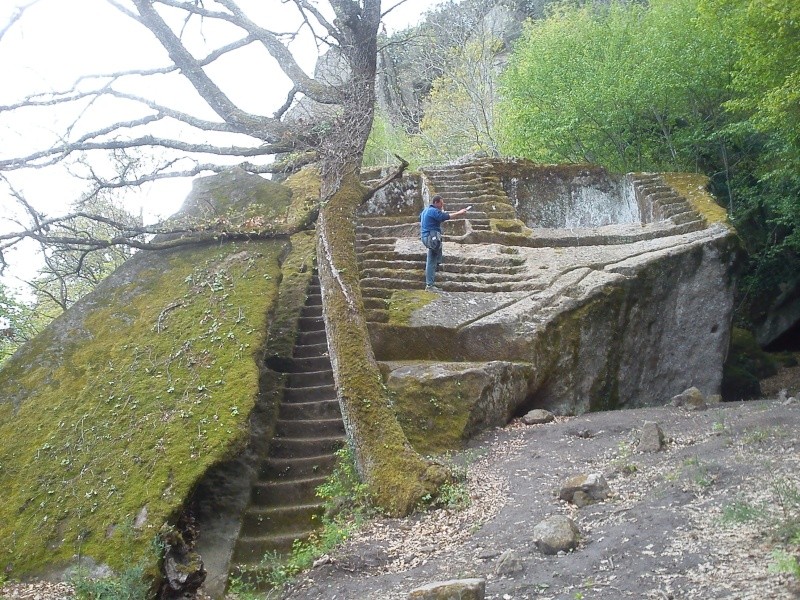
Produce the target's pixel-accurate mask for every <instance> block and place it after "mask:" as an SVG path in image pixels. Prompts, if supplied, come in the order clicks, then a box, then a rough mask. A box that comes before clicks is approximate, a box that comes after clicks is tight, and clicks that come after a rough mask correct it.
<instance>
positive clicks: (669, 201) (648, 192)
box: [631, 173, 706, 233]
mask: <svg viewBox="0 0 800 600" xmlns="http://www.w3.org/2000/svg"><path fill="white" fill-rule="evenodd" d="M631 184H632V186H633V189H634V192H635V194H636V201H637V202H638V203H639V212H640V214H641V215H642V221H643V222H645V223H652V222H656V221H667V222H670V223H672V224H673V225H674V226H675V227H677V228H679V229H680V231H679V232H675V233H685V232H687V231H698V230H700V229H703V228H704V227H705V225H706V224H705V221H704V220H703V217H702V215H700V213H699V212H697V210H695V209H694V207H693V206H692V204H691V203H690V202H689V200H687V199H686V198H684V197H683V196H681V195H680V194H678V192H676V191H675V190H674V189H673V188H672V187H670V186H668V185H667V184H666V183H664V179H663V178H662V177H661V175H658V174H655V173H637V174H635V175H632V176H631Z"/></svg>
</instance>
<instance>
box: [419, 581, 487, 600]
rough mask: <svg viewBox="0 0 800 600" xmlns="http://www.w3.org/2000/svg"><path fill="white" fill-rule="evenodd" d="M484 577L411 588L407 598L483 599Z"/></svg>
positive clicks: (420, 599)
mask: <svg viewBox="0 0 800 600" xmlns="http://www.w3.org/2000/svg"><path fill="white" fill-rule="evenodd" d="M485 595H486V580H485V579H451V580H449V581H438V582H434V583H429V584H428V585H424V586H422V587H418V588H416V589H414V590H411V593H409V594H408V600H483V598H484V596H485Z"/></svg>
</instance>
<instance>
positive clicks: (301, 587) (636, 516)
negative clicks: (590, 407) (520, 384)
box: [283, 401, 800, 600]
mask: <svg viewBox="0 0 800 600" xmlns="http://www.w3.org/2000/svg"><path fill="white" fill-rule="evenodd" d="M645 421H654V422H657V423H659V425H660V426H661V428H662V429H663V431H664V433H665V435H666V437H667V438H668V443H667V446H666V448H665V449H664V450H663V451H661V452H658V453H639V452H637V449H636V439H637V435H638V432H639V430H640V429H641V427H642V425H643V424H644V422H645ZM799 432H800V404H798V403H797V402H793V403H783V402H779V401H753V402H745V403H731V404H722V405H717V406H715V407H712V408H709V409H708V410H706V411H702V412H687V411H685V410H684V409H680V408H673V407H663V408H652V409H640V410H629V411H618V412H611V413H593V414H590V415H584V416H581V417H574V418H568V419H558V420H557V422H554V423H550V424H546V425H533V426H525V425H522V424H521V423H514V424H512V425H510V426H508V427H506V428H503V429H498V430H495V431H492V432H490V433H488V434H487V435H485V436H483V437H482V438H481V439H479V440H475V442H474V443H473V444H472V445H471V449H468V450H467V451H466V452H465V453H463V455H462V456H463V457H464V458H465V459H466V460H468V461H471V464H470V466H469V473H470V475H469V480H468V481H469V489H470V494H471V495H472V505H471V507H470V508H469V509H468V510H467V511H463V512H461V513H448V512H447V511H437V513H433V514H430V515H423V516H418V517H414V518H410V519H404V520H384V521H379V522H377V523H375V524H374V525H373V526H372V527H371V528H370V529H368V530H365V531H364V532H363V533H362V535H360V536H359V537H358V538H357V539H354V540H352V541H351V542H349V543H348V544H347V545H346V546H345V547H344V548H342V549H341V550H340V551H339V552H337V553H336V555H335V556H332V557H331V562H330V563H329V564H325V565H322V566H319V567H317V568H316V569H313V570H312V571H310V572H309V573H307V574H306V575H305V576H302V577H301V578H300V579H299V581H298V582H297V583H296V584H295V586H294V587H293V588H292V589H291V590H288V591H287V592H286V593H285V594H284V596H283V597H284V598H291V599H293V600H300V599H322V598H325V599H333V598H337V599H347V600H400V599H405V598H407V597H408V593H409V592H410V591H411V590H412V589H414V588H416V587H419V586H422V585H425V584H428V583H432V582H435V581H442V580H448V579H454V578H467V577H482V578H485V579H486V582H487V583H486V598H487V599H498V600H499V599H503V600H510V599H524V598H537V599H542V600H544V599H564V600H566V599H571V600H576V599H591V598H597V599H601V598H602V599H616V598H654V599H668V598H676V599H678V598H703V599H708V598H735V599H745V598H753V599H755V598H759V599H763V598H771V599H790V598H798V597H800V586H798V580H797V579H796V578H794V577H792V576H790V575H788V574H785V573H773V572H770V565H771V564H773V563H775V558H774V557H773V554H772V553H773V551H775V550H776V549H779V548H781V547H782V548H784V549H787V550H790V551H793V552H794V553H795V554H798V553H800V547H798V545H797V544H796V543H795V545H793V546H792V545H791V544H783V545H780V544H778V543H777V542H776V541H775V540H774V538H773V536H775V535H777V534H778V532H779V530H780V529H781V528H783V530H786V529H787V528H788V527H789V526H790V525H791V526H794V527H796V528H797V529H799V530H800V478H799V475H798V474H800V440H799V439H798V433H799ZM591 472H600V473H603V474H604V475H605V477H606V479H607V480H608V482H609V485H610V487H611V489H612V491H613V494H614V495H613V496H612V497H611V498H610V499H608V500H607V501H605V502H602V503H598V504H594V505H591V506H588V507H585V508H582V509H577V508H575V507H574V506H572V505H570V504H567V503H565V502H563V501H561V500H559V499H558V498H557V496H556V495H554V493H553V490H557V489H558V488H559V486H560V484H561V483H563V482H564V481H565V480H566V479H567V478H569V477H570V476H572V475H576V474H580V473H591ZM792 490H793V491H792ZM792 494H793V495H792ZM792 502H795V503H796V504H794V505H793V506H789V505H790V504H791V503H792ZM783 508H788V509H789V510H788V512H787V514H786V515H784V514H783V512H782V510H783ZM554 514H567V515H569V516H570V517H572V518H573V519H574V520H575V522H576V523H577V525H578V526H579V528H580V530H581V532H582V535H583V539H582V542H581V544H580V546H579V548H578V549H576V550H575V551H574V552H571V553H568V554H564V555H561V556H545V555H543V554H542V553H541V552H539V550H538V549H537V548H536V546H535V543H534V541H533V533H532V531H533V527H534V526H535V525H536V524H537V523H538V522H539V521H540V520H542V519H543V518H545V517H547V516H550V515H554ZM795 541H796V540H795Z"/></svg>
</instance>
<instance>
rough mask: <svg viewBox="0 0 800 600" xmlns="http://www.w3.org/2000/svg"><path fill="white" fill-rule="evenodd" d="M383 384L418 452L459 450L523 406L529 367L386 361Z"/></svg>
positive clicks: (529, 374)
mask: <svg viewBox="0 0 800 600" xmlns="http://www.w3.org/2000/svg"><path fill="white" fill-rule="evenodd" d="M384 369H385V371H386V385H387V387H388V388H389V390H390V392H391V393H392V397H393V399H394V409H395V412H396V413H397V418H398V421H399V422H400V424H401V425H402V426H403V430H404V431H405V432H406V436H407V437H408V441H409V442H411V445H412V446H414V448H415V449H416V450H417V451H418V452H420V453H421V454H439V453H442V452H446V451H448V450H458V449H460V448H461V447H462V445H463V444H464V442H466V441H467V440H469V439H470V437H472V436H473V435H474V434H475V433H477V432H478V431H480V430H482V429H485V428H487V427H497V426H502V425H505V424H506V423H507V422H508V421H509V420H510V418H511V417H512V416H513V414H514V412H515V411H516V410H517V408H518V407H519V406H521V405H523V404H524V402H525V399H526V396H527V391H528V379H529V378H530V376H531V367H530V365H526V364H522V363H507V362H500V361H493V362H488V363H440V362H435V363H410V364H402V363H386V364H385V365H384Z"/></svg>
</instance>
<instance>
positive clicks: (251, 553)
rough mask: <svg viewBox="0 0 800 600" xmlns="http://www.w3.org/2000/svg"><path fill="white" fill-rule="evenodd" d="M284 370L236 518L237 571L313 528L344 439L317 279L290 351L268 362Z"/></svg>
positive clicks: (234, 562) (285, 548) (287, 549)
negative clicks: (267, 438)
mask: <svg viewBox="0 0 800 600" xmlns="http://www.w3.org/2000/svg"><path fill="white" fill-rule="evenodd" d="M270 366H271V367H274V368H275V370H278V371H282V372H284V373H286V375H285V377H286V385H285V388H284V392H283V399H282V402H281V405H280V408H279V413H278V420H277V423H276V427H275V433H274V437H273V439H272V441H271V443H270V445H269V451H268V455H267V457H266V458H265V459H264V460H263V461H262V463H261V465H260V468H259V473H258V477H257V480H256V481H255V483H254V484H253V487H252V490H251V496H250V502H249V506H248V507H247V509H246V510H245V512H244V515H243V517H242V526H241V529H240V532H239V538H238V539H237V541H236V545H235V548H234V551H233V558H232V561H231V564H232V565H236V566H237V568H238V569H239V570H240V571H242V572H247V571H248V567H255V566H257V565H258V564H259V563H260V562H261V561H262V559H263V557H264V555H265V554H267V553H277V554H284V553H288V552H290V551H291V549H292V544H293V543H294V541H295V540H304V539H307V538H308V537H309V535H310V534H311V533H312V532H313V531H314V530H315V529H317V528H318V527H319V522H318V521H317V520H315V516H317V515H321V514H322V510H323V507H322V504H321V502H320V500H319V498H318V497H317V496H316V493H315V491H316V488H317V487H318V486H319V485H321V484H322V483H324V481H325V478H326V477H327V476H328V475H329V474H330V473H331V472H332V471H333V467H334V463H335V459H336V457H335V452H336V451H337V450H338V449H339V448H341V447H342V445H343V444H344V440H345V434H344V424H343V422H342V415H341V412H340V409H339V403H338V401H337V399H336V390H335V389H334V383H333V370H332V368H331V362H330V358H329V357H328V345H327V340H326V336H325V325H324V322H323V319H322V297H321V295H320V287H319V279H318V278H317V276H316V274H315V275H314V277H313V278H312V281H311V283H310V285H309V288H308V292H307V294H306V303H305V306H304V307H303V309H302V315H301V317H300V320H299V323H298V333H297V337H296V339H295V346H294V350H293V352H292V356H291V357H290V358H286V359H279V360H277V361H274V364H270Z"/></svg>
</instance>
